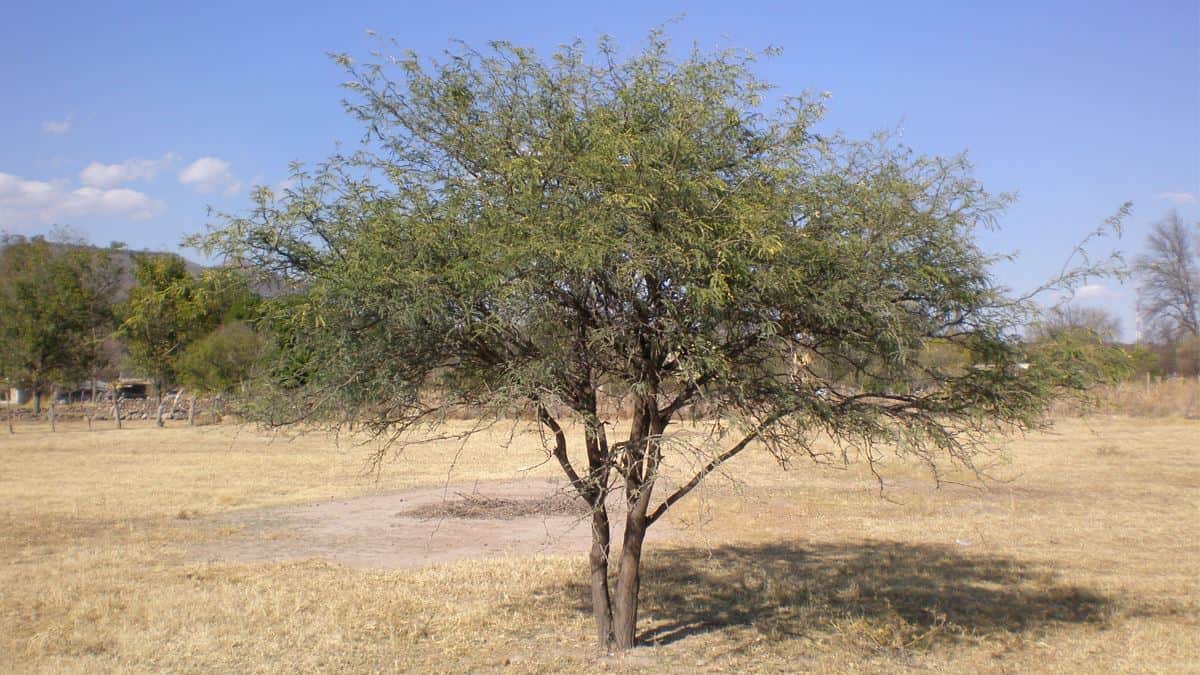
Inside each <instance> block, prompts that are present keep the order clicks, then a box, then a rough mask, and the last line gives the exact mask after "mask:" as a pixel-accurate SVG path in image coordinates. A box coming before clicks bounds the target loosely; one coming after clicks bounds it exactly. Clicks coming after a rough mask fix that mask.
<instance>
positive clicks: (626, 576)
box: [613, 508, 646, 650]
mask: <svg viewBox="0 0 1200 675" xmlns="http://www.w3.org/2000/svg"><path fill="white" fill-rule="evenodd" d="M645 540H646V510H645V509H644V508H643V509H641V513H637V512H636V510H635V511H631V512H630V513H629V515H628V517H627V518H626V519H625V537H624V540H623V541H622V544H621V558H620V562H619V563H618V565H619V566H618V568H617V593H616V596H617V597H616V601H615V602H614V603H613V642H614V644H615V645H616V648H617V649H621V650H624V649H632V648H633V647H634V646H635V645H636V644H637V614H638V592H639V591H640V590H641V578H642V543H643V542H645Z"/></svg>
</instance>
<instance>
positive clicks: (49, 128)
mask: <svg viewBox="0 0 1200 675" xmlns="http://www.w3.org/2000/svg"><path fill="white" fill-rule="evenodd" d="M70 130H71V116H70V115H67V118H66V119H64V120H44V121H43V122H42V133H46V134H53V135H55V136H62V135H63V134H65V133H67V132H68V131H70Z"/></svg>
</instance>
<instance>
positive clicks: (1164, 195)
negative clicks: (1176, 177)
mask: <svg viewBox="0 0 1200 675" xmlns="http://www.w3.org/2000/svg"><path fill="white" fill-rule="evenodd" d="M1155 196H1156V197H1158V198H1159V199H1165V200H1167V201H1169V202H1171V203H1172V204H1175V205H1177V206H1189V205H1191V204H1195V203H1196V195H1194V194H1192V193H1190V192H1160V193H1158V194H1157V195H1155Z"/></svg>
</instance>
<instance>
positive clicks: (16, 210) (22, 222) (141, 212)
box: [0, 173, 166, 230]
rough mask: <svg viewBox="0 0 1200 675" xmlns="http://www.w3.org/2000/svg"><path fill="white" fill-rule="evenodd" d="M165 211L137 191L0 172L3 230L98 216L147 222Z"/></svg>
mask: <svg viewBox="0 0 1200 675" xmlns="http://www.w3.org/2000/svg"><path fill="white" fill-rule="evenodd" d="M165 210H166V206H165V205H164V204H163V203H162V202H160V201H156V200H153V199H151V198H150V196H149V195H147V194H146V193H144V192H138V191H137V190H130V189H128V188H117V189H112V190H108V189H103V188H98V187H93V186H84V187H80V188H75V189H72V188H71V186H70V185H69V184H68V183H67V182H66V181H63V180H55V181H42V180H26V179H24V178H21V177H19V176H14V175H12V174H7V173H0V227H4V228H14V229H18V230H23V229H30V228H33V227H37V226H41V225H49V224H52V223H57V222H60V221H62V220H65V219H75V218H89V217H97V216H99V217H115V218H130V219H133V220H145V219H147V218H153V217H154V216H157V215H159V214H160V213H162V212H163V211H165Z"/></svg>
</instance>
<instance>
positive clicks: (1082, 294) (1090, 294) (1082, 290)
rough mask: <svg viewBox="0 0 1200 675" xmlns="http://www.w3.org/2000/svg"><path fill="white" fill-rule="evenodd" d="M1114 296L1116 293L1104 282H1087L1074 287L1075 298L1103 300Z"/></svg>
mask: <svg viewBox="0 0 1200 675" xmlns="http://www.w3.org/2000/svg"><path fill="white" fill-rule="evenodd" d="M1115 296H1116V293H1114V292H1113V291H1112V289H1110V288H1109V287H1108V286H1105V285H1104V284H1087V285H1086V286H1080V287H1079V288H1077V289H1075V299H1076V300H1103V299H1105V298H1112V297H1115Z"/></svg>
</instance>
